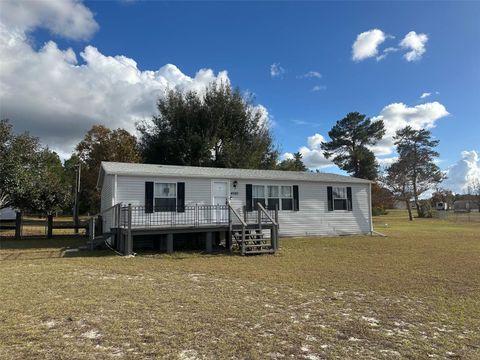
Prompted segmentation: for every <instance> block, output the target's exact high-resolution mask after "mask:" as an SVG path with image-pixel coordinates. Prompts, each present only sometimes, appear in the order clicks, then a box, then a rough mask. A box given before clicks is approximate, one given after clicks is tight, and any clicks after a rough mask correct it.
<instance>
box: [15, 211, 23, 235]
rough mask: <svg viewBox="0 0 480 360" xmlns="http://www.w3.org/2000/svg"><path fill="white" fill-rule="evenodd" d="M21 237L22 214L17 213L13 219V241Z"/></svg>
mask: <svg viewBox="0 0 480 360" xmlns="http://www.w3.org/2000/svg"><path fill="white" fill-rule="evenodd" d="M21 237H22V212H21V211H17V213H16V217H15V239H20V238H21Z"/></svg>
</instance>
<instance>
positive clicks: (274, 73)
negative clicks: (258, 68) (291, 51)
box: [270, 63, 285, 78]
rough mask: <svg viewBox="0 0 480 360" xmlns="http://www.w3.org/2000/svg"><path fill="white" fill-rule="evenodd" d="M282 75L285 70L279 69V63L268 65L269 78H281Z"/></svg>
mask: <svg viewBox="0 0 480 360" xmlns="http://www.w3.org/2000/svg"><path fill="white" fill-rule="evenodd" d="M283 74H285V69H284V68H283V67H281V66H280V64H279V63H273V64H272V65H270V76H271V77H272V78H276V77H282V76H283Z"/></svg>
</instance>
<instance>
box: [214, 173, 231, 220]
mask: <svg viewBox="0 0 480 360" xmlns="http://www.w3.org/2000/svg"><path fill="white" fill-rule="evenodd" d="M212 195H213V196H212V197H213V199H212V200H213V202H212V205H223V206H225V205H226V204H227V200H228V181H214V182H213V184H212ZM227 213H228V212H227V211H226V209H225V208H224V207H222V208H218V209H215V211H214V213H213V220H214V221H215V222H219V221H220V222H223V221H228V215H227Z"/></svg>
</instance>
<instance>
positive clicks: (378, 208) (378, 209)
mask: <svg viewBox="0 0 480 360" xmlns="http://www.w3.org/2000/svg"><path fill="white" fill-rule="evenodd" d="M387 214H388V211H386V210H385V209H384V208H383V207H381V206H376V207H374V208H373V209H372V216H380V215H387Z"/></svg>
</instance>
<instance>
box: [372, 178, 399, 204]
mask: <svg viewBox="0 0 480 360" xmlns="http://www.w3.org/2000/svg"><path fill="white" fill-rule="evenodd" d="M394 201H395V197H394V196H393V194H392V192H391V191H390V190H389V189H387V188H386V187H385V186H383V185H382V184H381V183H379V182H375V183H373V184H372V208H378V209H382V210H385V209H392V208H393V205H394Z"/></svg>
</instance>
